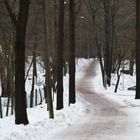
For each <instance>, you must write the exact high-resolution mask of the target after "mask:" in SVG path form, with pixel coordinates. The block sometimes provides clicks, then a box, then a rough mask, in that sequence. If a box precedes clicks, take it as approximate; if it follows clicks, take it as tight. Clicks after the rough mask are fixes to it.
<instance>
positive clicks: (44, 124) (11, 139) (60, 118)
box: [0, 59, 140, 140]
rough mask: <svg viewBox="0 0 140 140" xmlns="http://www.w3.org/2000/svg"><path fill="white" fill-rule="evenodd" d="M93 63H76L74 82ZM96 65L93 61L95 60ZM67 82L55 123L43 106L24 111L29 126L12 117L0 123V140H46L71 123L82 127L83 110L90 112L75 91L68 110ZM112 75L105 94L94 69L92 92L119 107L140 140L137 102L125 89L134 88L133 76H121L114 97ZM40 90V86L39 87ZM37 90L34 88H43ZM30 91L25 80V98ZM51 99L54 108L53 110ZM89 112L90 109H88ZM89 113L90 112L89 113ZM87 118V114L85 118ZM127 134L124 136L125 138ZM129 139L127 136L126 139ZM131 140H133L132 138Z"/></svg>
mask: <svg viewBox="0 0 140 140" xmlns="http://www.w3.org/2000/svg"><path fill="white" fill-rule="evenodd" d="M92 61H93V59H76V79H77V82H78V80H80V78H81V77H82V76H83V75H84V72H85V70H86V68H87V66H88V65H90V63H91V62H92ZM96 61H97V60H96ZM43 74H44V73H43V71H40V73H39V79H40V82H42V83H43ZM68 78H69V75H68V74H66V76H65V77H64V101H65V102H64V109H62V110H60V111H56V110H55V112H54V116H55V119H49V116H48V112H47V105H46V104H45V103H44V102H43V103H42V104H41V105H38V106H36V107H34V108H32V109H31V108H28V109H27V112H28V118H29V122H30V124H29V125H27V126H24V125H15V124H14V119H15V118H14V116H9V117H5V118H3V119H0V130H1V131H0V140H19V139H20V140H25V139H26V140H46V139H49V138H50V137H52V136H53V135H55V134H56V133H59V132H61V131H62V130H64V129H66V128H68V127H71V126H72V125H73V124H75V123H83V121H84V119H81V118H86V115H87V110H88V109H89V108H91V106H90V104H89V103H87V102H86V101H85V100H84V99H83V98H82V95H81V94H80V93H79V92H78V91H77V103H76V104H74V105H71V106H70V107H69V106H68ZM115 79H116V75H113V80H112V85H111V87H108V88H107V90H106V89H104V87H103V86H102V79H101V70H100V66H99V63H98V64H97V66H96V77H95V78H94V79H93V80H92V84H93V90H94V91H95V92H97V93H98V94H102V95H103V96H104V97H105V98H107V99H109V100H111V101H114V102H116V103H118V104H120V105H122V108H123V107H124V108H123V111H125V112H126V113H127V114H128V115H130V118H131V120H128V121H132V126H133V132H134V133H135V134H137V137H140V134H139V132H140V109H139V107H140V100H135V99H134V98H135V91H128V90H127V88H128V87H130V86H133V85H135V76H133V77H132V76H128V75H125V74H124V75H123V76H122V78H121V81H120V84H119V88H118V92H117V93H114V83H115ZM42 86H43V85H42ZM42 86H41V87H38V86H37V85H36V86H35V88H41V89H42V88H43V87H42ZM30 90H31V80H27V83H26V91H27V95H28V97H29V93H30ZM55 98H56V97H54V108H55V106H56V102H55ZM92 109H93V108H92ZM92 113H93V112H92ZM88 115H89V114H88ZM129 135H131V134H128V136H129ZM130 137H131V136H130ZM132 139H133V138H132Z"/></svg>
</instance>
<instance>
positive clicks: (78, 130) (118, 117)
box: [52, 61, 138, 140]
mask: <svg viewBox="0 0 140 140" xmlns="http://www.w3.org/2000/svg"><path fill="white" fill-rule="evenodd" d="M97 63H98V62H96V61H95V62H92V63H91V65H90V66H89V67H88V68H87V70H86V71H85V75H84V76H83V77H82V79H80V80H79V81H78V82H77V86H76V89H77V91H78V92H80V93H82V95H83V98H84V99H85V100H86V101H87V102H89V103H90V104H91V106H93V108H94V109H93V110H94V112H93V111H91V109H92V108H91V109H89V112H88V111H87V116H86V118H81V120H82V119H85V121H84V122H83V121H81V120H79V121H78V123H76V124H74V125H72V126H70V127H68V128H67V129H65V130H63V131H62V132H60V133H59V134H56V135H55V136H54V137H53V138H52V140H138V138H137V136H136V135H135V133H134V132H133V126H132V124H133V122H132V120H131V116H129V114H128V113H127V112H126V111H125V107H124V106H121V105H119V104H117V103H114V102H112V101H110V100H108V99H106V98H105V97H104V96H103V94H97V93H95V92H94V91H93V88H92V79H93V78H94V76H95V75H96V72H95V69H96V65H97ZM80 121H81V122H82V123H80Z"/></svg>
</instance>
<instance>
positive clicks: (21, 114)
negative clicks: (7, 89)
mask: <svg viewBox="0 0 140 140" xmlns="http://www.w3.org/2000/svg"><path fill="white" fill-rule="evenodd" d="M19 36H21V37H20V39H19ZM24 38H25V36H22V35H21V34H20V33H18V32H17V37H16V44H15V123H16V124H28V123H29V122H28V119H27V112H26V94H25V79H24V76H25V40H24ZM21 39H22V41H21Z"/></svg>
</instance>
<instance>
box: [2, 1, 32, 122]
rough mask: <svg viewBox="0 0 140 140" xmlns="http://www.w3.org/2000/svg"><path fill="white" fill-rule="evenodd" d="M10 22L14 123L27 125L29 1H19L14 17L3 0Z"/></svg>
mask: <svg viewBox="0 0 140 140" xmlns="http://www.w3.org/2000/svg"><path fill="white" fill-rule="evenodd" d="M4 2H5V6H6V8H7V10H8V13H9V16H10V18H11V21H12V23H13V25H14V27H15V47H14V50H15V123H16V124H28V123H29V122H28V118H27V112H26V94H25V34H26V25H27V21H28V12H29V4H30V0H26V1H24V0H19V11H18V15H17V16H16V15H15V13H14V12H13V11H12V8H11V6H10V4H9V1H8V0H4Z"/></svg>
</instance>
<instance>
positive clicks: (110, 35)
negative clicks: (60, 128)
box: [0, 0, 140, 140]
mask: <svg viewBox="0 0 140 140" xmlns="http://www.w3.org/2000/svg"><path fill="white" fill-rule="evenodd" d="M91 60H92V61H93V62H91ZM82 62H83V63H84V64H83V66H82ZM87 63H89V65H88V64H87ZM98 66H99V69H98ZM80 68H81V69H80ZM95 71H100V76H101V77H100V78H101V83H100V86H99V85H98V84H97V82H98V81H99V79H100V78H99V79H97V80H96V81H95V80H93V81H94V82H95V83H94V82H93V85H94V84H95V85H96V86H95V87H98V86H99V87H98V89H99V90H98V89H97V91H96V89H93V91H90V90H91V89H90V87H92V85H90V87H89V89H90V90H89V89H88V91H87V90H86V87H85V88H83V87H84V86H85V85H86V84H88V82H89V81H88V79H89V80H90V79H91V78H93V79H96V77H95V75H97V74H95ZM78 72H79V73H78ZM80 72H81V75H82V74H83V73H84V72H85V75H86V74H87V76H85V77H84V74H83V75H82V76H83V77H84V78H85V79H81V80H79V81H78V80H77V79H80V76H81V75H80ZM82 72H83V73H82ZM91 73H93V75H91ZM97 73H98V72H97ZM125 75H127V76H129V77H130V78H131V79H134V80H133V81H134V82H133V84H130V85H129V86H128V87H127V88H128V89H126V93H127V91H128V90H130V91H132V92H133V95H134V96H133V99H134V100H136V99H140V1H139V0H0V119H1V120H0V121H3V119H5V118H8V117H11V116H12V117H14V120H12V121H14V123H15V124H16V125H21V124H23V125H24V126H25V127H26V126H28V125H30V119H29V116H28V114H30V113H28V111H27V110H30V109H31V110H34V109H35V108H36V107H40V106H41V108H43V107H44V106H43V107H42V105H43V104H44V105H45V107H46V108H45V111H46V112H47V113H48V118H49V120H55V119H57V115H56V113H55V112H56V111H58V112H59V111H63V109H65V102H67V107H68V108H71V107H73V105H75V104H77V106H78V103H79V98H81V97H79V92H80V94H81V93H82V94H83V93H84V92H85V93H86V92H87V93H89V92H93V93H94V92H95V91H96V92H102V90H101V89H102V88H103V90H105V92H108V89H112V92H113V94H115V95H117V94H118V95H119V94H120V87H121V86H123V90H124V89H125V87H124V86H125V84H124V83H125V82H124V81H125V80H126V78H125ZM78 76H79V78H78ZM114 77H115V78H114ZM82 80H83V83H82ZM86 80H87V81H86ZM129 82H132V80H128V82H126V84H128V83H129ZM81 83H82V84H81ZM79 84H80V87H79ZM101 87H102V88H101ZM66 88H67V89H66ZM66 91H67V93H68V95H67V96H68V97H67V99H65V92H66ZM96 92H95V93H96ZM89 94H90V93H89ZM128 94H129V91H128ZM80 96H81V95H80ZM127 96H130V95H127ZM89 97H90V95H89V96H88V97H86V98H87V99H88V98H89ZM93 98H95V99H96V97H93ZM95 99H94V100H95ZM101 99H102V97H101V98H100V99H98V97H97V100H99V101H100V100H101ZM66 100H67V101H66ZM80 100H81V101H83V100H82V99H80ZM88 100H90V99H88ZM102 100H104V99H102ZM83 102H85V101H83ZM101 102H102V101H101ZM124 102H125V101H124ZM137 102H139V100H137ZM127 103H128V102H127ZM85 104H86V103H85ZM95 106H96V105H95ZM104 106H105V104H104ZM81 107H82V105H81ZM88 108H90V109H91V108H92V107H90V105H89V107H88ZM106 108H107V106H106ZM90 109H89V110H90ZM87 110H88V109H87ZM112 112H113V111H112ZM74 113H75V112H74ZM74 113H72V116H75V114H74ZM85 114H88V111H87V113H85ZM70 116H71V115H70ZM46 118H47V116H46ZM93 118H94V117H93ZM79 119H80V118H79ZM0 123H1V122H0ZM15 124H14V125H15ZM46 125H47V124H46ZM48 125H50V126H51V124H48ZM85 133H86V132H85ZM19 138H20V137H19ZM17 139H18V138H17ZM40 139H41V138H40ZM73 139H74V140H78V138H73ZM122 139H123V138H122ZM122 139H120V140H122ZM2 140H6V139H4V138H3V139H2ZM9 140H14V139H12V138H11V139H9ZM41 140H42V139H41ZM58 140H62V138H58ZM64 140H65V138H64ZM66 140H67V139H66ZM85 140H88V138H85ZM98 140H99V139H98ZM102 140H103V139H102ZM108 140H116V139H108ZM117 140H119V139H117ZM123 140H125V139H123ZM131 140H132V139H131ZM134 140H135V139H134Z"/></svg>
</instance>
